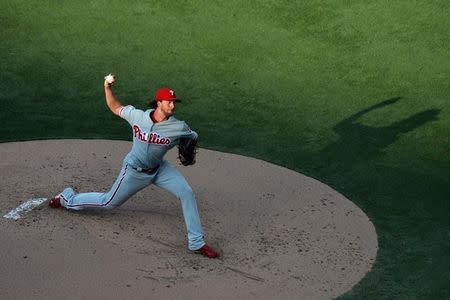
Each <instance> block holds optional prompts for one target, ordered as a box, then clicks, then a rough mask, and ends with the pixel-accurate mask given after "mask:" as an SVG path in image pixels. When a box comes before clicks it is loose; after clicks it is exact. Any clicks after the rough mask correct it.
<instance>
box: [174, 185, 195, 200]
mask: <svg viewBox="0 0 450 300" xmlns="http://www.w3.org/2000/svg"><path fill="white" fill-rule="evenodd" d="M178 193H179V196H180V197H181V198H183V197H190V196H193V195H194V191H193V190H192V188H191V187H190V186H188V185H186V186H183V187H182V188H180V190H179V191H178Z"/></svg>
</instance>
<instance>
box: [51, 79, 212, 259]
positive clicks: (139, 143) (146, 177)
mask: <svg viewBox="0 0 450 300" xmlns="http://www.w3.org/2000/svg"><path fill="white" fill-rule="evenodd" d="M115 80H116V78H115V76H113V75H111V74H109V75H107V76H106V77H105V81H104V89H105V97H106V104H107V105H108V107H109V109H110V110H111V111H112V113H113V114H115V115H117V116H119V117H121V118H122V119H125V120H126V121H127V122H128V123H129V124H130V126H131V132H132V135H133V146H132V148H131V151H130V152H129V153H128V154H127V155H126V156H125V158H124V160H123V164H122V169H121V170H120V172H119V175H118V177H117V179H116V181H115V182H114V184H113V185H112V187H111V189H110V190H109V191H108V192H106V193H98V192H91V193H76V192H75V191H74V190H73V189H72V188H71V187H68V188H66V189H64V191H63V192H62V193H60V194H58V195H56V196H55V197H53V198H52V199H50V200H49V206H50V207H53V208H59V207H64V208H66V209H69V210H81V209H87V208H100V209H113V208H115V207H117V206H120V205H122V204H123V203H125V201H127V200H128V199H129V198H130V197H131V196H133V195H134V194H135V193H137V192H138V191H140V190H142V189H143V188H145V187H147V186H149V185H151V184H155V185H156V186H159V187H161V188H163V189H165V190H167V191H169V192H170V193H172V194H173V195H174V196H175V197H177V198H178V199H179V200H180V202H181V207H182V210H183V216H184V221H185V224H186V228H187V236H188V248H189V250H192V251H194V252H196V253H199V254H202V255H204V256H207V257H210V258H216V257H219V253H218V252H217V251H215V250H214V249H213V248H212V247H210V246H208V245H207V244H205V241H204V233H203V229H202V225H201V222H200V217H199V213H198V210H197V203H196V199H195V196H194V193H193V191H192V188H191V187H190V186H189V184H188V183H187V181H186V179H185V178H184V177H183V175H181V173H180V172H179V171H178V170H177V169H176V168H175V167H174V166H172V165H171V164H170V163H169V162H168V161H166V160H164V155H165V154H166V153H167V151H168V150H169V149H171V148H173V147H174V146H176V145H178V147H179V150H178V151H179V159H180V162H181V163H182V164H183V165H185V166H187V165H191V164H194V163H195V149H196V144H197V140H198V135H197V133H196V132H195V131H192V130H191V129H190V128H189V127H188V126H187V124H186V123H185V122H183V121H180V120H177V119H176V118H175V117H173V114H174V110H175V103H176V102H178V101H179V100H178V99H177V97H176V95H175V92H174V91H173V90H172V89H170V88H166V87H164V88H160V89H158V90H157V91H156V94H155V97H154V101H153V102H152V103H151V105H152V108H150V109H148V110H146V111H143V110H140V109H136V108H134V107H133V106H131V105H128V106H123V105H122V104H121V103H120V101H119V99H118V98H117V96H116V95H115V94H114V92H113V89H112V86H113V84H114V83H115Z"/></svg>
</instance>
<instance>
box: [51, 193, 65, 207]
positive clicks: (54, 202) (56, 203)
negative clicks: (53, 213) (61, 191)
mask: <svg viewBox="0 0 450 300" xmlns="http://www.w3.org/2000/svg"><path fill="white" fill-rule="evenodd" d="M48 206H50V207H53V208H60V207H62V205H61V197H60V196H59V195H57V196H55V197H53V198H52V199H50V200H49V201H48Z"/></svg>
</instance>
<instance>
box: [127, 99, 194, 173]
mask: <svg viewBox="0 0 450 300" xmlns="http://www.w3.org/2000/svg"><path fill="white" fill-rule="evenodd" d="M153 110H154V109H148V110H146V111H143V110H140V109H136V108H135V107H133V106H131V105H128V106H124V107H122V109H121V110H120V117H121V118H123V119H125V120H127V121H128V123H129V124H130V125H131V128H132V132H133V147H132V148H131V151H130V152H129V153H128V154H127V156H126V157H125V162H127V163H128V164H130V165H131V166H132V167H135V168H143V169H145V168H154V167H156V166H158V165H159V164H160V163H161V161H162V160H163V157H164V155H165V154H166V153H167V151H169V150H170V149H171V148H173V147H174V146H175V145H177V144H178V143H179V140H180V138H184V137H186V138H191V139H197V138H198V135H197V133H196V132H195V131H193V130H191V129H190V128H189V126H188V125H187V124H186V123H185V122H184V121H180V120H177V119H176V118H175V117H173V116H171V117H169V118H168V119H167V120H165V121H162V122H158V123H154V122H153V121H152V119H151V117H150V114H151V112H152V111H153Z"/></svg>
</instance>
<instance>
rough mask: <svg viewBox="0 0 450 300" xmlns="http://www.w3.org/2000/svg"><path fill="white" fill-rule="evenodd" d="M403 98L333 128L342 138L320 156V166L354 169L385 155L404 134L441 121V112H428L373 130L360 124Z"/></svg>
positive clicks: (370, 108)
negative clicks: (379, 110)
mask: <svg viewBox="0 0 450 300" xmlns="http://www.w3.org/2000/svg"><path fill="white" fill-rule="evenodd" d="M400 99H401V98H400V97H396V98H392V99H388V100H385V101H383V102H380V103H377V104H375V105H372V106H370V107H368V108H366V109H363V110H361V111H359V112H357V113H355V114H353V115H352V116H350V117H349V118H347V119H345V120H343V121H341V122H339V123H338V124H336V125H335V126H334V127H333V130H334V131H335V132H336V133H337V134H338V136H339V139H338V140H337V141H336V142H334V143H332V144H330V145H328V146H327V147H325V148H324V149H323V150H322V151H320V152H319V153H317V154H316V155H317V156H316V157H315V158H314V159H315V160H316V163H318V164H317V165H320V166H321V167H320V168H321V169H322V170H323V169H326V170H327V171H332V170H335V169H336V170H335V171H338V170H337V169H340V171H345V170H350V169H352V168H353V166H355V165H357V164H359V163H362V162H366V161H368V160H370V159H372V158H374V157H376V156H378V155H379V154H381V153H382V151H383V149H385V148H386V147H388V146H389V145H391V144H393V143H395V142H396V141H397V139H398V138H399V136H400V135H401V134H403V133H407V132H410V131H413V130H414V129H416V128H419V127H420V126H423V125H424V124H426V123H428V122H430V121H434V120H437V119H438V115H439V113H440V111H441V110H440V109H428V110H424V111H422V112H419V113H416V114H414V115H412V116H410V117H408V118H405V119H403V120H400V121H396V122H393V123H391V124H390V125H387V126H380V127H371V126H367V125H363V124H360V123H358V122H357V121H358V119H359V118H361V117H362V116H363V115H365V114H367V113H369V112H371V111H374V110H376V109H380V108H383V107H386V106H388V105H392V104H394V103H396V102H398V101H399V100H400Z"/></svg>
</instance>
